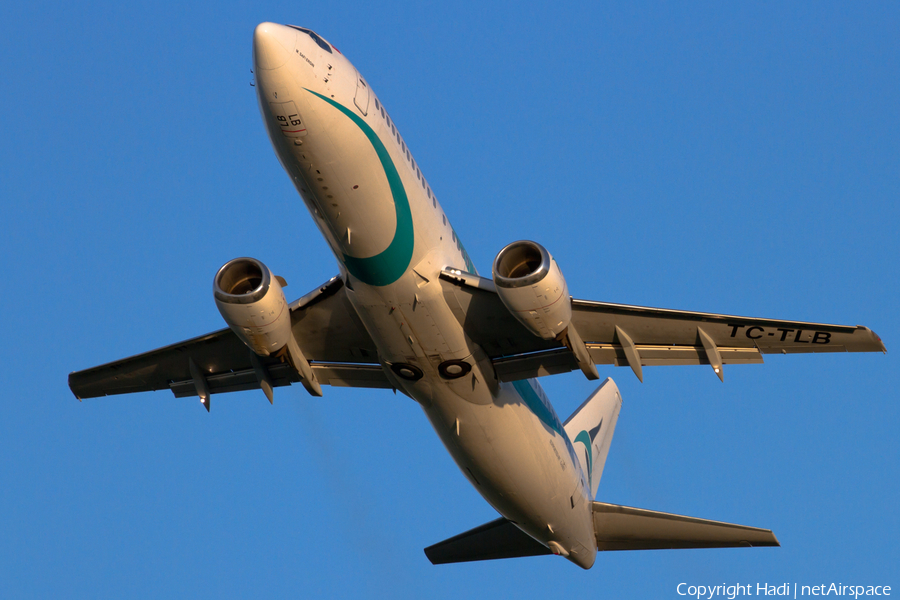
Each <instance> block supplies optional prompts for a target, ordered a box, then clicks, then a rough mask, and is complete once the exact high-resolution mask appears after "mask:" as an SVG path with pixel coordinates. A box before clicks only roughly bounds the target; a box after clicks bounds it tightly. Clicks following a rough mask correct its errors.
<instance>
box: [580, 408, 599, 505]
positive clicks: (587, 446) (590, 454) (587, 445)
mask: <svg viewBox="0 0 900 600" xmlns="http://www.w3.org/2000/svg"><path fill="white" fill-rule="evenodd" d="M602 426H603V419H600V422H599V423H597V426H596V427H594V428H593V429H591V430H590V431H587V430H585V429H582V430H581V432H580V433H579V434H578V435H577V436H575V441H576V442H581V444H582V445H583V446H584V450H585V452H586V453H587V460H588V464H587V476H588V486H589V487H590V488H591V490H593V489H594V451H593V445H594V439H596V437H597V434H598V433H600V427H602Z"/></svg>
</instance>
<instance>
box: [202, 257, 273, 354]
mask: <svg viewBox="0 0 900 600" xmlns="http://www.w3.org/2000/svg"><path fill="white" fill-rule="evenodd" d="M213 295H214V296H215V298H216V306H217V307H218V308H219V312H220V313H222V317H223V318H224V319H225V322H226V323H228V326H229V327H231V329H232V331H234V332H235V333H236V334H237V336H238V337H239V338H240V339H241V341H243V342H244V343H245V344H247V346H249V348H250V349H251V350H252V351H253V352H255V353H256V354H258V355H260V356H268V355H270V354H272V353H274V352H277V351H278V350H281V349H282V348H284V346H285V344H287V342H288V339H289V338H290V336H291V311H290V310H289V308H288V303H287V300H285V299H284V292H283V291H282V290H281V282H279V280H278V278H276V277H275V276H274V275H273V274H272V272H271V271H270V270H269V268H268V267H266V265H264V264H262V263H261V262H260V261H258V260H256V259H254V258H235V259H234V260H230V261H228V262H227V263H225V264H224V265H223V266H222V268H221V269H219V272H218V273H216V278H215V279H214V280H213Z"/></svg>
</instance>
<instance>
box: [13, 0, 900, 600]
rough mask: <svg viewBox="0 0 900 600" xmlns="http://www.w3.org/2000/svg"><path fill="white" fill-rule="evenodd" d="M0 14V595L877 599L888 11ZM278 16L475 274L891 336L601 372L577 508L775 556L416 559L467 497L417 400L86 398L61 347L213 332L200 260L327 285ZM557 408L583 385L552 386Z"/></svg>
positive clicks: (429, 7)
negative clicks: (257, 40)
mask: <svg viewBox="0 0 900 600" xmlns="http://www.w3.org/2000/svg"><path fill="white" fill-rule="evenodd" d="M586 4H587V3H585V5H582V3H573V2H568V1H567V0H563V1H561V2H553V3H547V5H540V4H533V3H527V2H526V3H522V2H502V3H495V4H493V5H492V6H485V5H484V3H481V2H475V3H468V4H463V3H460V4H453V3H409V4H402V3H392V2H386V3H361V2H355V3H354V2H316V1H314V2H305V3H304V2H280V3H279V2H265V1H262V2H234V3H228V2H225V3H223V2H217V3H205V4H199V5H188V6H185V5H183V4H182V3H174V2H168V1H165V0H164V1H163V2H151V3H122V2H103V3H101V2H91V3H62V2H41V1H35V2H27V3H26V2H6V3H3V4H2V6H0V23H3V29H4V35H3V37H2V40H0V57H2V60H3V63H2V64H3V84H2V85H0V109H2V110H0V115H2V117H0V133H2V146H0V148H2V155H3V156H2V162H0V195H2V196H0V197H2V204H0V256H2V257H3V259H4V261H3V262H4V265H5V267H6V278H5V279H6V285H5V289H4V292H3V293H2V300H0V307H2V309H3V310H2V314H3V316H4V324H5V327H4V331H5V339H6V343H5V344H3V349H2V351H0V352H2V355H0V356H2V367H0V386H2V390H3V403H2V406H3V416H2V418H0V596H2V597H8V598H23V597H45V598H59V597H73V598H79V597H85V598H101V597H107V598H111V597H116V598H127V597H170V596H181V597H195V598H228V597H281V598H290V597H304V596H310V597H311V596H319V597H324V596H333V597H344V598H354V597H360V596H367V597H385V598H388V597H390V598H416V597H425V596H429V597H434V598H454V599H456V598H467V597H486V598H520V597H544V598H548V597H552V598H575V597H578V598H585V597H592V598H622V597H626V596H627V597H634V598H678V597H679V596H677V594H676V593H675V586H676V585H677V584H678V583H680V582H687V583H693V584H705V583H723V582H725V583H734V582H741V583H748V582H750V583H754V584H755V583H757V582H760V583H765V582H769V583H782V582H798V583H800V584H818V583H823V582H824V583H830V582H832V581H834V582H843V583H845V584H848V583H854V584H865V585H885V584H887V585H892V586H894V588H895V590H896V591H898V592H900V578H898V569H897V564H898V563H900V550H898V545H897V537H898V533H900V517H898V511H897V499H898V497H900V483H898V482H900V468H898V466H900V465H898V463H900V452H898V423H900V408H898V402H897V400H898V398H897V396H898V393H897V389H898V373H900V369H898V363H897V357H898V352H900V319H898V316H897V314H898V311H897V297H898V292H900V282H898V274H897V269H898V267H897V263H898V256H900V243H898V236H897V228H898V225H900V209H898V195H900V142H898V140H900V109H898V106H900V77H898V74H900V35H898V31H900V8H898V5H897V4H896V3H889V2H884V3H827V2H821V3H815V4H809V3H801V4H797V3H789V4H787V5H786V3H783V2H770V3H754V4H753V5H752V6H744V5H742V4H740V3H738V4H736V3H720V2H711V3H706V4H703V3H690V7H688V8H685V7H683V6H682V5H681V3H671V2H670V3H660V4H646V3H636V2H627V3H620V4H610V5H603V6H599V7H588V6H586ZM266 20H272V21H277V22H288V23H295V24H300V25H305V26H308V27H311V28H313V29H315V30H316V31H318V32H319V33H320V34H322V35H323V36H324V37H325V38H327V39H329V40H330V41H331V42H333V43H334V44H335V45H336V46H337V47H338V48H340V50H341V51H343V52H344V54H345V55H346V56H347V57H348V58H349V59H350V60H351V61H353V62H354V64H355V65H356V66H357V67H358V68H359V69H360V70H361V71H362V73H363V74H364V75H365V77H366V78H367V80H368V81H369V82H370V83H371V84H372V86H373V87H374V88H375V90H376V91H377V93H378V94H379V97H380V98H381V99H382V100H383V102H384V104H385V105H386V106H387V107H388V108H389V109H390V112H391V116H392V118H393V119H394V121H395V122H396V123H397V124H398V125H399V126H400V129H401V131H402V132H403V136H404V139H405V140H406V142H407V143H408V144H409V145H410V147H411V148H412V149H413V150H414V154H415V156H416V160H417V161H418V163H419V164H420V165H421V167H422V169H423V171H425V172H426V173H427V175H428V180H429V182H430V183H431V184H432V187H433V188H434V190H435V191H436V192H437V194H438V196H439V198H440V199H441V201H442V203H443V205H444V207H445V208H446V210H447V213H448V215H449V216H450V217H451V219H452V221H453V224H454V226H455V228H456V230H457V231H458V232H459V233H460V235H461V236H462V238H463V240H464V242H465V244H466V247H467V249H468V251H469V253H470V254H471V256H472V257H473V259H474V261H475V263H476V264H477V265H478V266H479V267H480V268H481V270H482V272H488V271H489V267H490V263H491V260H492V258H493V256H494V255H495V254H496V252H497V251H498V250H499V249H500V248H501V247H502V246H503V245H505V244H506V243H508V242H510V241H513V240H516V239H521V238H530V239H534V240H537V241H539V242H541V243H542V244H544V245H545V246H546V247H547V248H549V249H550V251H551V252H552V253H553V254H554V255H555V257H556V258H557V259H558V261H559V263H560V264H561V266H562V268H563V272H564V273H565V274H566V276H567V279H568V283H569V290H570V291H571V293H572V294H573V295H574V296H576V297H579V298H589V299H598V300H608V301H615V302H623V303H630V304H643V305H650V306H662V307H668V308H680V309H689V310H706V311H714V312H725V313H731V314H741V315H751V316H760V317H771V318H785V319H798V320H810V321H820V322H836V323H843V324H863V325H867V326H869V327H871V328H872V329H874V330H875V331H876V332H877V333H879V334H880V335H881V337H882V338H883V339H884V340H885V343H886V345H887V347H888V349H889V351H891V352H892V353H891V354H888V355H887V356H883V355H880V354H867V355H849V354H843V355H837V354H836V355H818V356H768V357H766V364H765V365H762V366H735V367H731V368H728V367H726V371H725V383H724V384H722V383H720V382H719V381H718V379H717V378H716V377H715V375H714V374H713V372H712V370H711V369H709V368H708V367H702V368H701V367H693V368H692V367H669V368H655V369H645V372H644V375H645V383H643V384H639V383H638V382H637V380H636V379H635V377H634V375H633V374H632V373H631V372H630V370H628V369H615V368H604V369H601V372H602V374H603V375H612V376H613V377H614V378H615V380H616V381H617V383H618V384H619V386H620V388H621V389H622V393H623V396H624V399H625V405H624V408H623V410H622V413H621V416H620V418H619V424H618V429H617V431H616V435H615V439H614V441H613V445H612V450H611V454H610V458H609V462H608V464H607V469H606V472H605V474H604V475H605V476H604V479H603V482H602V483H601V486H600V499H601V500H605V501H609V502H614V503H619V504H627V505H632V506H639V507H644V508H650V509H656V510H665V511H671V512H677V513H682V514H688V515H694V516H700V517H706V518H712V519H720V520H725V521H732V522H738V523H744V524H748V525H755V526H761V527H768V528H771V529H773V530H774V531H775V533H776V535H777V536H778V538H779V540H780V541H781V543H782V545H783V547H782V548H780V549H751V550H696V551H672V552H669V551H664V552H663V551H660V552H644V553H607V554H602V555H600V556H599V557H598V560H597V563H596V565H595V566H594V568H593V569H592V570H591V571H588V572H583V571H581V570H580V569H578V568H577V567H575V566H574V565H572V564H570V563H568V562H566V561H564V560H561V559H555V558H542V559H541V558H532V559H520V560H516V561H502V562H488V563H481V564H470V565H452V566H442V567H433V566H431V565H430V564H429V563H428V561H427V560H426V559H425V556H424V554H423V553H422V548H423V547H425V546H427V545H430V544H432V543H434V542H436V541H439V540H442V539H444V538H446V537H449V536H452V535H455V534H457V533H459V532H461V531H463V530H465V529H468V528H470V527H473V526H476V525H479V524H481V523H483V522H485V521H488V520H490V519H493V518H494V517H495V513H494V512H493V511H492V509H491V508H490V507H489V506H488V505H487V504H486V503H485V502H484V501H483V500H482V499H481V498H480V497H479V496H478V494H477V493H476V492H475V491H474V490H473V489H472V488H471V487H470V486H469V485H468V483H466V481H465V480H464V479H463V477H462V476H461V475H460V473H459V472H458V470H457V468H456V466H455V465H454V464H453V462H452V461H451V459H450V458H449V456H448V455H447V453H446V452H445V451H444V449H443V447H442V446H441V444H440V442H439V441H438V438H437V436H436V435H435V434H434V432H433V431H432V430H431V428H430V426H429V425H428V423H427V421H426V419H425V417H424V415H423V414H422V412H421V410H420V409H419V408H418V407H417V406H416V405H415V404H414V403H413V402H412V401H411V400H409V399H408V398H406V397H404V396H402V395H397V396H395V395H393V394H391V393H390V392H380V391H372V392H368V391H364V390H363V391H361V390H345V389H331V388H326V391H325V397H324V398H321V399H313V398H310V397H309V396H307V395H306V393H305V392H304V390H303V389H302V388H301V387H295V388H290V389H284V388H281V389H278V390H276V397H275V405H274V407H273V406H269V404H268V402H266V400H265V398H264V396H263V394H262V393H261V392H258V391H257V392H248V393H242V394H236V395H230V396H216V397H214V398H213V406H212V413H211V414H207V413H206V411H205V410H203V408H202V407H201V405H200V403H199V402H198V401H196V400H192V399H175V398H174V397H173V396H172V395H171V394H170V393H168V392H158V393H154V394H143V395H136V396H123V397H114V398H109V399H100V400H91V401H85V402H83V403H79V402H77V401H76V400H75V399H74V398H73V397H72V395H71V393H70V392H69V390H68V388H67V385H66V377H67V375H68V373H69V372H70V371H73V370H79V369H83V368H87V367H90V366H93V365H96V364H99V363H103V362H107V361H110V360H114V359H117V358H121V357H124V356H128V355H131V354H136V353H139V352H142V351H145V350H149V349H152V348H156V347H159V346H162V345H165V344H168V343H171V342H175V341H178V340H182V339H185V338H188V337H192V336H194V335H198V334H202V333H205V332H208V331H211V330H214V329H218V328H220V327H222V326H223V322H222V321H221V318H220V316H219V315H218V313H217V311H216V309H215V306H214V303H213V298H212V293H211V283H212V278H213V275H214V273H215V271H216V269H217V268H218V267H219V266H220V265H221V264H223V263H224V262H226V261H227V260H229V259H231V258H233V257H236V256H244V255H249V256H254V257H257V258H260V259H262V260H263V261H265V262H266V263H267V264H268V265H269V266H270V267H271V268H272V269H273V270H274V271H275V272H276V273H278V274H280V275H282V276H284V277H285V278H286V279H287V280H288V281H289V283H290V287H289V288H288V290H287V293H288V295H289V296H290V297H291V298H290V299H293V298H295V297H298V296H300V295H301V294H303V293H305V292H306V291H308V290H309V289H311V288H312V287H314V286H315V285H317V284H319V283H321V282H323V281H324V280H326V279H327V278H328V277H330V276H331V275H333V274H334V273H336V272H337V266H336V263H335V260H334V258H333V257H332V256H331V255H330V253H329V251H328V250H327V247H326V245H325V243H324V241H323V240H322V239H321V238H320V236H319V235H318V232H317V231H316V229H315V228H314V226H313V223H312V220H311V219H310V217H309V216H308V214H307V213H306V211H305V209H304V207H303V205H302V203H301V202H300V200H299V198H298V197H297V195H296V194H295V192H294V191H293V189H292V188H291V186H290V184H289V181H288V179H287V177H286V176H285V175H284V173H283V172H282V171H281V168H280V167H279V165H278V163H277V161H276V159H275V156H274V154H273V152H272V150H271V148H270V146H269V143H268V140H267V139H266V136H265V133H264V130H263V127H262V124H261V122H260V118H259V114H258V110H257V107H256V100H255V97H254V92H253V89H252V88H251V87H250V85H249V82H250V78H251V75H250V67H251V56H250V42H251V35H252V31H253V28H254V26H255V25H256V24H257V23H259V22H261V21H266ZM544 384H545V388H546V389H547V391H548V393H549V394H550V396H551V398H552V399H553V401H554V404H555V406H556V409H557V412H558V413H559V414H560V416H561V417H562V418H565V417H566V416H567V415H568V414H569V413H570V412H571V411H572V410H573V409H574V408H575V407H576V406H577V405H578V404H579V403H580V402H581V401H582V400H583V399H584V397H585V396H587V394H588V393H590V391H591V390H592V389H593V385H592V384H591V383H590V382H588V381H586V380H585V379H584V378H583V377H582V376H581V375H580V374H578V373H572V374H569V375H567V376H557V377H555V378H551V379H545V380H544Z"/></svg>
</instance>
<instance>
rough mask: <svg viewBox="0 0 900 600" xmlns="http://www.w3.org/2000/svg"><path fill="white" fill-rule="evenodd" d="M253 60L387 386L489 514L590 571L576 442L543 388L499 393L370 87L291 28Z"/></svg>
mask: <svg viewBox="0 0 900 600" xmlns="http://www.w3.org/2000/svg"><path fill="white" fill-rule="evenodd" d="M253 54H254V59H253V60H254V67H255V68H254V71H255V74H256V90H257V97H258V100H259V106H260V111H261V113H262V117H263V121H264V122H265V124H266V129H267V131H268V134H269V138H270V139H271V141H272V145H273V147H274V149H275V153H276V155H277V156H278V159H279V161H280V162H281V164H282V166H283V167H284V169H285V171H287V173H288V175H289V176H290V177H291V180H292V181H293V183H294V185H295V187H296V188H297V190H298V192H299V193H300V196H301V197H302V198H303V201H304V202H305V204H306V207H307V208H308V209H309V211H310V213H311V214H312V216H313V219H314V221H315V223H316V225H317V226H318V227H319V229H320V230H321V232H322V234H323V235H324V237H325V239H326V241H327V242H328V244H329V246H330V247H331V249H332V251H333V252H334V254H335V256H336V257H337V259H338V263H339V264H340V269H341V275H342V277H343V279H344V281H345V283H346V289H347V296H348V297H349V299H350V302H351V303H352V304H353V306H354V308H355V309H356V312H357V313H358V315H359V318H360V320H361V321H362V323H363V324H364V325H365V327H366V329H367V330H368V333H369V334H370V335H371V337H372V340H374V342H375V344H376V345H377V347H378V351H379V357H378V358H379V361H380V362H381V364H382V365H383V367H384V369H385V372H386V373H387V375H388V377H389V378H390V379H391V381H392V382H393V383H394V385H395V386H396V387H397V389H399V390H401V391H403V392H404V393H406V394H407V395H409V396H410V397H412V398H414V399H415V400H416V401H417V402H419V404H421V406H422V407H423V409H424V410H425V413H426V415H427V416H428V419H429V420H430V421H431V424H432V426H433V427H434V429H435V431H436V432H437V433H438V435H439V436H440V438H441V440H442V441H443V443H444V445H445V446H446V447H447V449H448V451H449V452H450V454H451V455H452V456H453V459H454V460H455V461H456V463H457V464H458V465H459V467H460V469H461V470H462V472H463V474H464V475H465V476H466V478H467V479H468V480H469V481H470V482H471V483H472V485H474V486H475V488H476V489H477V490H478V491H479V493H481V495H482V496H484V498H485V499H486V500H487V501H488V502H489V503H490V504H491V505H492V506H493V507H494V508H496V509H497V510H498V511H499V512H500V513H501V514H502V515H503V516H505V517H507V518H508V519H510V520H511V521H513V522H514V523H515V524H516V525H517V526H518V527H519V528H520V529H522V530H523V531H525V532H526V533H528V534H529V535H530V536H531V537H533V538H535V539H536V540H538V541H540V542H541V543H543V544H544V545H546V546H548V547H549V548H550V549H551V550H553V551H554V552H556V553H559V554H563V555H568V558H569V560H571V561H572V562H574V563H576V564H578V565H580V566H582V567H584V568H589V567H590V566H591V565H592V564H593V562H594V558H595V555H596V552H597V550H596V548H597V546H596V542H595V538H594V528H593V524H592V516H591V514H592V513H591V500H592V498H591V497H590V494H591V493H590V489H589V488H588V486H587V482H586V478H585V475H584V473H583V471H582V468H581V465H580V464H579V461H578V460H577V459H576V458H575V453H574V450H573V448H572V443H571V441H570V440H569V439H568V437H567V436H566V433H565V431H564V430H563V427H562V424H561V423H560V420H559V418H558V417H557V416H556V413H555V412H554V410H553V408H552V406H551V405H550V403H549V402H548V400H547V398H546V396H545V395H544V392H543V390H541V388H540V386H539V385H538V384H537V382H536V381H519V382H516V383H515V384H512V383H501V382H498V381H497V380H496V379H495V375H494V370H493V368H492V366H491V363H490V361H489V360H488V358H487V357H486V355H485V354H484V353H483V352H482V351H481V349H480V348H479V347H478V346H477V345H476V344H474V343H473V342H472V341H471V340H470V339H468V338H467V336H466V334H465V332H464V330H463V327H462V324H461V322H460V319H459V318H458V315H457V314H455V313H454V310H456V312H459V311H460V310H461V309H460V308H459V305H458V304H457V305H456V306H452V304H453V302H454V301H453V300H452V299H448V298H446V297H445V295H444V292H443V289H442V286H441V284H440V281H439V274H440V272H441V270H442V269H444V268H457V269H464V270H468V271H474V266H473V265H472V264H471V261H470V260H469V257H468V255H467V254H466V252H465V250H464V248H463V246H462V243H461V242H460V241H459V239H458V237H457V236H456V233H455V232H454V231H453V229H452V227H451V226H450V223H449V221H448V220H447V217H446V215H445V214H444V212H443V210H442V208H441V205H440V203H439V202H438V201H437V199H436V198H435V196H434V194H433V192H432V191H431V189H430V187H429V186H428V183H427V181H426V180H425V177H424V175H423V174H422V173H421V171H420V169H419V168H418V166H417V165H416V163H415V161H414V159H413V157H412V155H411V154H410V153H409V149H408V148H407V147H406V144H405V142H404V141H403V139H402V138H401V137H400V134H399V133H398V132H397V129H396V126H395V125H394V124H393V123H392V121H391V119H390V117H389V116H388V114H387V112H385V110H384V107H383V106H382V105H381V103H380V101H379V100H378V99H377V97H376V96H375V94H374V92H373V91H372V90H371V88H370V87H369V85H368V82H366V81H365V80H364V79H362V77H361V76H360V75H359V73H358V71H357V70H356V68H355V67H354V66H353V65H352V64H351V63H350V62H349V61H348V60H347V59H346V58H344V56H343V55H341V54H340V53H339V52H338V51H337V50H335V49H334V48H333V47H332V46H330V44H328V43H327V42H326V41H324V40H322V39H321V38H319V37H318V36H316V34H314V33H312V32H307V31H306V30H302V29H298V28H292V27H287V26H283V25H277V24H273V23H263V24H261V25H259V26H258V27H257V29H256V31H255V33H254V40H253ZM448 361H449V362H448Z"/></svg>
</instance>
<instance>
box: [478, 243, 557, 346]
mask: <svg viewBox="0 0 900 600" xmlns="http://www.w3.org/2000/svg"><path fill="white" fill-rule="evenodd" d="M493 275H494V285H495V286H496V287H497V295H499V296H500V300H501V301H502V302H503V304H504V305H505V306H506V308H507V309H509V312H511V313H512V314H513V316H514V317H515V318H516V319H518V320H519V321H520V322H521V323H522V325H524V326H525V327H527V328H528V330H529V331H531V332H532V333H533V334H535V335H536V336H538V337H541V338H543V339H545V340H550V339H553V338H555V337H556V336H557V335H559V334H560V333H562V332H563V331H564V330H565V329H566V327H568V326H569V322H570V321H571V320H572V301H571V300H570V298H569V288H568V286H567V285H566V280H565V278H564V277H563V276H562V272H561V271H560V270H559V265H557V264H556V261H555V260H553V257H552V256H550V253H549V252H547V249H546V248H544V247H543V246H541V245H540V244H538V243H535V242H530V241H527V240H523V241H519V242H513V243H512V244H510V245H508V246H507V247H506V248H504V249H503V250H501V251H500V253H499V254H497V258H495V259H494V267H493Z"/></svg>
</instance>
